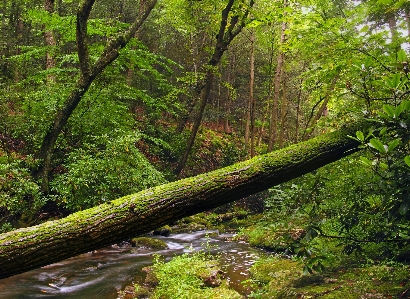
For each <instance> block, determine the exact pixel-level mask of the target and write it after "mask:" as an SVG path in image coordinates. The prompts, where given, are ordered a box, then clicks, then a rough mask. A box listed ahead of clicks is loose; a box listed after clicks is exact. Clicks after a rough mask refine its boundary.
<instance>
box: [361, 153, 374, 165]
mask: <svg viewBox="0 0 410 299" xmlns="http://www.w3.org/2000/svg"><path fill="white" fill-rule="evenodd" d="M360 162H362V163H363V164H364V165H366V166H370V167H371V166H372V161H370V160H369V159H367V158H366V157H363V156H362V157H360Z"/></svg>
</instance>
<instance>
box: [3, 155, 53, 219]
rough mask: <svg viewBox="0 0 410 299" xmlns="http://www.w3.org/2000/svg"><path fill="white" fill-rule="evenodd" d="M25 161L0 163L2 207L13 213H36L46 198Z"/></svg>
mask: <svg viewBox="0 0 410 299" xmlns="http://www.w3.org/2000/svg"><path fill="white" fill-rule="evenodd" d="M24 164H25V163H24V161H22V160H15V161H13V162H11V163H4V164H2V163H0V207H1V208H3V209H5V210H7V212H8V213H10V214H11V215H17V214H22V213H24V212H29V213H35V211H38V209H39V208H41V207H42V206H43V205H44V204H45V202H46V200H45V198H44V197H42V196H41V193H40V187H39V186H38V185H37V183H36V182H35V181H33V179H32V177H31V175H30V172H29V170H28V169H27V167H26V166H25V165H24Z"/></svg>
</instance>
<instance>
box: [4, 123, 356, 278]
mask: <svg viewBox="0 0 410 299" xmlns="http://www.w3.org/2000/svg"><path fill="white" fill-rule="evenodd" d="M356 128H357V125H350V126H349V127H345V128H343V129H340V130H339V131H336V132H333V133H329V134H326V135H323V136H320V137H316V138H314V139H311V140H309V141H305V142H302V143H298V144H295V145H292V146H290V147H288V148H285V149H281V150H279V151H275V152H272V153H269V154H266V155H262V156H257V157H254V158H253V159H251V160H248V161H244V162H241V163H237V164H234V165H232V166H229V167H226V168H222V169H219V170H215V171H212V172H209V173H205V174H201V175H198V176H196V177H192V178H187V179H183V180H179V181H176V182H172V183H168V184H164V185H161V186H157V187H154V188H150V189H147V190H144V191H141V192H139V193H136V194H132V195H129V196H125V197H122V198H119V199H116V200H114V201H112V202H109V203H105V204H102V205H99V206H97V207H94V208H91V209H88V210H84V211H81V212H77V213H74V214H72V215H70V216H68V217H66V218H63V219H60V220H55V221H48V222H45V223H43V224H40V225H37V226H33V227H28V228H22V229H18V230H15V231H11V232H8V233H5V234H2V235H0V278H6V277H9V276H12V275H15V274H18V273H22V272H25V271H28V270H31V269H35V268H38V267H42V266H45V265H48V264H51V263H54V262H57V261H60V260H63V259H66V258H69V257H72V256H76V255H78V254H81V253H85V252H89V251H92V250H95V249H98V248H101V247H103V246H107V245H110V244H113V243H117V242H120V241H122V240H125V239H129V238H131V237H135V236H138V235H140V234H143V233H147V232H149V231H151V230H153V229H155V228H157V227H160V226H162V225H164V224H167V223H170V222H172V221H174V220H178V219H181V218H183V217H186V216H190V215H193V214H196V213H199V212H201V211H205V210H208V209H211V208H215V207H218V206H221V205H224V204H227V203H229V202H232V201H235V200H238V199H241V198H243V197H245V196H248V195H251V194H254V193H256V192H259V191H262V190H265V189H267V188H269V187H272V186H274V185H278V184H280V183H283V182H285V181H288V180H291V179H293V178H296V177H298V176H301V175H303V174H306V173H308V172H310V171H312V170H315V169H317V168H319V167H321V166H324V165H326V164H328V163H331V162H334V161H336V160H338V159H340V158H343V157H345V156H347V155H349V154H351V153H353V152H356V151H358V150H359V149H358V143H357V142H356V141H355V140H353V139H350V138H348V137H347V135H348V134H352V135H354V132H355V131H356Z"/></svg>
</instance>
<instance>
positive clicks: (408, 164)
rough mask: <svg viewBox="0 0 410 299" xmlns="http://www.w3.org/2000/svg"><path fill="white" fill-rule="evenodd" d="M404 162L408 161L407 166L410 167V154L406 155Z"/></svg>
mask: <svg viewBox="0 0 410 299" xmlns="http://www.w3.org/2000/svg"><path fill="white" fill-rule="evenodd" d="M404 162H406V164H407V166H408V167H410V156H406V157H404Z"/></svg>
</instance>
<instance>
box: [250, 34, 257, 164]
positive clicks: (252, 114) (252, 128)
mask: <svg viewBox="0 0 410 299" xmlns="http://www.w3.org/2000/svg"><path fill="white" fill-rule="evenodd" d="M250 39H251V61H250V67H251V71H250V80H249V81H250V82H249V110H250V115H249V116H250V129H249V133H250V137H251V158H253V157H254V156H255V109H256V101H255V97H254V92H253V90H254V84H255V31H254V29H253V28H252V29H251V38H250Z"/></svg>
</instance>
